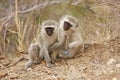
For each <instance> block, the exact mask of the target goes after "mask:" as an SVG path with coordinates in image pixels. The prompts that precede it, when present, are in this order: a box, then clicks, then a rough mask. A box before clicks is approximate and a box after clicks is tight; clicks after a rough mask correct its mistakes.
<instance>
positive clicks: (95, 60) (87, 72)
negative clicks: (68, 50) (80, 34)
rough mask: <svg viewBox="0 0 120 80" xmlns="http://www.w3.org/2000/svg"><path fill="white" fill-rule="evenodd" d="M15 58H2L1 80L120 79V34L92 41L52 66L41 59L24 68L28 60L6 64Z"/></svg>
mask: <svg viewBox="0 0 120 80" xmlns="http://www.w3.org/2000/svg"><path fill="white" fill-rule="evenodd" d="M23 55H24V56H25V55H27V54H23ZM23 55H22V56H23ZM27 56H28V55H27ZM15 60H16V58H15V59H13V61H8V59H2V60H0V80H120V37H119V36H118V37H116V38H114V39H112V40H110V41H109V42H108V43H107V44H93V45H91V46H89V47H88V48H86V49H85V50H84V52H83V53H80V54H78V55H77V56H76V57H75V58H73V59H58V61H57V62H56V63H55V64H54V67H52V68H47V67H46V65H45V62H44V61H42V62H41V63H40V64H38V65H33V67H32V68H31V69H29V70H28V71H25V70H24V69H23V67H24V64H25V63H26V62H27V60H26V59H23V60H22V61H19V62H18V63H17V64H16V65H13V66H10V67H8V68H7V67H6V66H7V65H8V64H10V63H12V62H14V61H15Z"/></svg>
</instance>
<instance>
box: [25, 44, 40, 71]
mask: <svg viewBox="0 0 120 80" xmlns="http://www.w3.org/2000/svg"><path fill="white" fill-rule="evenodd" d="M39 51H40V47H39V45H38V44H37V43H31V44H30V46H29V49H28V54H29V61H28V62H27V63H26V64H25V69H28V68H29V67H31V65H32V64H33V63H36V64H37V63H39V62H40V59H39Z"/></svg>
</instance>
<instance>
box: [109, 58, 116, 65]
mask: <svg viewBox="0 0 120 80" xmlns="http://www.w3.org/2000/svg"><path fill="white" fill-rule="evenodd" d="M115 62H116V60H115V59H112V58H111V59H109V61H108V62H107V65H111V64H113V63H115Z"/></svg>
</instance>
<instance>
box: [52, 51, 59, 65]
mask: <svg viewBox="0 0 120 80" xmlns="http://www.w3.org/2000/svg"><path fill="white" fill-rule="evenodd" d="M57 56H58V50H55V51H53V52H52V53H51V62H52V63H53V64H54V63H55V61H56V59H57Z"/></svg>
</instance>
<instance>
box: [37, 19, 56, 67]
mask: <svg viewBox="0 0 120 80" xmlns="http://www.w3.org/2000/svg"><path fill="white" fill-rule="evenodd" d="M57 38H58V22H56V21H54V20H46V21H44V22H43V23H42V25H41V31H40V35H39V37H38V39H37V43H38V44H39V46H40V53H39V54H40V55H39V56H40V59H43V58H45V61H46V64H47V67H51V66H52V64H51V58H50V52H52V51H51V50H50V49H49V48H50V47H51V46H52V45H53V44H54V43H55V42H56V41H57ZM55 53H56V51H53V52H52V53H51V55H53V54H55ZM53 58H54V55H53Z"/></svg>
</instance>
